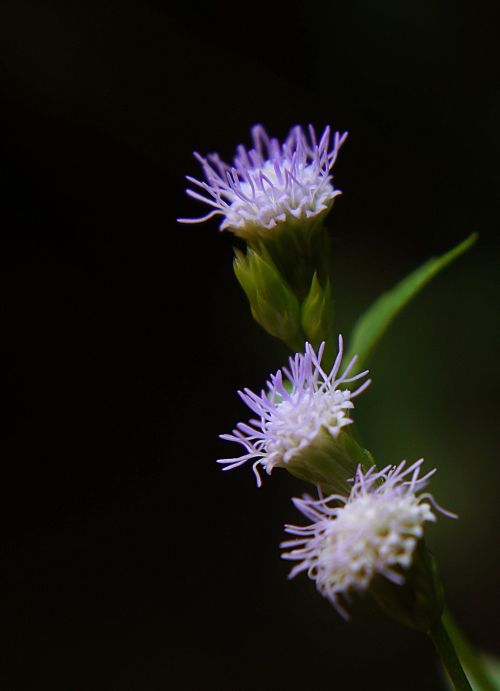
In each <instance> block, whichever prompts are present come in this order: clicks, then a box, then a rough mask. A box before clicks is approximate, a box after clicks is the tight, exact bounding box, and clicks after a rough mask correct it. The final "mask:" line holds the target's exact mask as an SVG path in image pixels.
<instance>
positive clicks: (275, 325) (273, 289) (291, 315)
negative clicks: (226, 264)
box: [234, 248, 304, 351]
mask: <svg viewBox="0 0 500 691" xmlns="http://www.w3.org/2000/svg"><path fill="white" fill-rule="evenodd" d="M235 253H236V257H235V260H234V273H235V274H236V278H237V279H238V281H239V283H240V285H241V287H242V288H243V290H244V291H245V294H246V296H247V298H248V301H249V303H250V309H251V311H252V316H253V317H254V319H255V321H257V322H258V323H259V324H260V325H261V326H262V327H263V328H264V329H265V330H266V331H267V332H268V333H270V334H271V336H275V337H276V338H279V339H281V340H282V341H283V342H284V343H286V345H288V347H289V348H291V349H292V350H294V351H297V350H301V349H302V347H303V344H304V334H303V332H302V329H301V325H300V305H299V301H298V300H297V298H296V296H295V295H294V293H293V292H292V291H291V289H290V287H289V286H288V284H287V282H286V281H285V279H284V278H283V276H282V275H281V274H280V272H279V271H278V269H277V267H276V266H275V264H274V262H273V261H272V259H271V257H270V256H269V255H268V254H267V253H259V252H256V251H255V250H253V249H250V248H249V249H248V250H247V253H246V254H244V253H243V252H240V251H239V250H235Z"/></svg>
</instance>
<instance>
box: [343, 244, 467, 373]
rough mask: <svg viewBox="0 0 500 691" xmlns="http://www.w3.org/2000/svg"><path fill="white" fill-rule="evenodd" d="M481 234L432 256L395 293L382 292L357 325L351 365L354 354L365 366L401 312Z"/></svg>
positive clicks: (407, 277)
mask: <svg viewBox="0 0 500 691" xmlns="http://www.w3.org/2000/svg"><path fill="white" fill-rule="evenodd" d="M477 238H478V234H477V233H472V235H469V237H468V238H466V239H465V240H464V241H463V242H461V243H460V244H459V245H457V246H456V247H454V248H453V249H451V250H449V251H448V252H446V253H445V254H443V255H441V256H440V257H433V258H432V259H429V260H428V261H426V262H425V264H422V266H420V267H419V268H418V269H416V270H415V271H413V272H412V273H411V274H409V275H408V276H406V278H404V279H403V280H402V281H401V282H400V283H398V284H397V285H396V286H395V287H394V288H393V289H392V290H390V291H388V292H387V293H383V295H381V296H380V297H379V298H378V300H376V301H375V302H374V303H373V305H371V307H369V308H368V310H367V311H366V312H365V313H364V314H363V315H361V317H360V318H359V320H358V322H357V323H356V325H355V327H354V329H353V332H352V336H351V341H350V347H349V354H348V355H347V356H346V362H348V361H349V360H350V359H351V358H352V357H354V355H358V357H359V361H360V362H363V363H365V362H366V360H367V358H368V357H369V355H370V354H371V352H372V350H373V348H374V347H375V345H376V344H377V342H378V341H379V339H380V338H381V336H382V335H383V334H384V332H385V331H386V329H387V328H388V327H389V325H390V324H391V322H392V321H393V319H394V318H395V317H396V316H397V315H398V314H399V312H400V311H401V310H402V309H403V307H405V305H407V304H408V302H410V300H411V299H412V298H413V297H415V295H416V294H417V293H418V292H419V291H420V290H422V288H423V287H424V286H425V285H426V284H427V283H429V281H430V280H431V279H432V278H434V276H436V275H437V274H438V273H439V272H440V271H442V270H443V269H444V268H445V267H446V266H448V264H450V263H451V262H452V261H454V260H455V259H457V257H459V256H460V255H461V254H463V253H464V252H466V251H467V250H468V249H469V248H470V247H471V246H472V245H473V244H474V243H475V242H476V240H477Z"/></svg>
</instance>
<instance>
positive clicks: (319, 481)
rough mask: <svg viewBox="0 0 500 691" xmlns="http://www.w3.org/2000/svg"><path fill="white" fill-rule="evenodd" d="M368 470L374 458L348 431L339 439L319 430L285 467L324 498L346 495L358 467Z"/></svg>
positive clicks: (339, 435) (344, 431)
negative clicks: (316, 489) (318, 489)
mask: <svg viewBox="0 0 500 691" xmlns="http://www.w3.org/2000/svg"><path fill="white" fill-rule="evenodd" d="M359 465H361V467H362V468H363V469H364V470H367V469H368V468H369V467H370V466H372V465H374V460H373V456H372V455H371V453H370V452H369V451H368V450H367V449H364V448H363V447H361V446H360V445H359V444H358V443H357V441H356V440H355V439H354V437H353V435H352V433H351V432H350V430H348V429H347V428H344V429H343V430H341V431H340V433H339V434H338V436H336V437H334V436H332V435H331V434H330V433H329V432H328V431H327V430H326V429H324V428H323V429H322V430H321V431H320V432H319V433H318V434H317V435H316V437H315V438H314V439H313V440H312V441H311V442H310V443H309V444H308V445H307V446H305V447H304V449H303V450H301V451H299V452H297V453H296V454H294V455H293V457H292V458H291V459H290V461H288V463H286V465H285V466H284V467H285V468H286V469H287V470H288V472H289V473H291V474H292V475H293V476H294V477H296V478H298V479H299V480H304V481H305V482H310V483H311V484H313V485H319V486H320V488H321V490H322V492H323V493H324V494H325V495H329V494H343V495H348V494H349V493H350V491H351V489H352V482H350V480H352V478H353V477H354V476H355V474H356V469H357V468H358V466H359Z"/></svg>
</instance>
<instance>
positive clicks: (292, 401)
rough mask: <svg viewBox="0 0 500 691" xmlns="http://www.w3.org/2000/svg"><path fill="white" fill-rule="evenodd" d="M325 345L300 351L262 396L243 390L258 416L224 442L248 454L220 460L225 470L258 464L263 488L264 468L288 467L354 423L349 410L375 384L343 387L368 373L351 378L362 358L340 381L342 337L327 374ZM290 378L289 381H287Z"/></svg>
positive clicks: (268, 471)
mask: <svg viewBox="0 0 500 691" xmlns="http://www.w3.org/2000/svg"><path fill="white" fill-rule="evenodd" d="M324 347H325V344H324V343H322V344H321V346H320V348H319V350H318V353H317V354H316V353H315V351H314V348H313V347H312V346H311V345H310V344H309V343H306V346H305V353H304V354H302V353H297V354H296V355H295V356H294V357H293V358H290V360H289V367H288V368H286V367H284V368H283V369H282V370H278V371H277V372H276V374H273V375H271V377H270V379H269V380H268V382H267V391H265V390H262V391H261V393H260V395H257V394H255V393H254V392H253V391H250V389H244V390H243V391H239V392H238V393H239V395H240V397H241V398H242V400H243V401H244V402H245V403H246V405H247V406H248V407H249V408H250V409H251V410H252V411H253V412H254V413H255V414H256V415H257V416H258V417H257V418H256V419H251V420H249V422H248V423H245V422H240V423H238V424H237V426H236V428H235V429H234V430H233V432H232V434H223V435H221V438H222V439H226V440H228V441H233V442H237V443H238V444H241V445H242V446H243V447H244V449H245V450H246V453H245V454H243V455H242V456H239V457H238V458H224V459H220V460H219V461H218V463H223V464H225V468H224V470H230V469H232V468H236V467H238V466H240V465H242V464H243V463H246V462H247V461H249V460H253V461H254V464H253V468H254V472H255V475H256V478H257V484H258V485H259V486H260V485H261V479H260V475H259V472H258V466H262V467H263V468H264V469H265V470H266V472H267V473H268V474H270V473H271V471H272V469H273V468H274V467H275V466H277V465H281V466H286V465H287V464H288V463H289V462H290V461H291V460H292V459H293V457H294V456H295V455H296V454H298V453H299V452H301V451H302V450H303V449H305V448H307V447H308V446H309V445H310V444H312V443H313V442H314V440H315V439H316V438H317V436H318V435H319V434H320V433H322V432H325V433H327V434H329V435H331V436H332V437H333V438H336V437H337V436H338V435H339V433H340V431H341V430H342V428H343V427H345V426H346V425H349V424H351V422H352V420H351V418H350V417H349V411H350V410H351V409H352V408H353V407H354V404H353V402H352V399H353V398H354V397H355V396H357V395H358V394H360V393H361V391H363V390H364V389H365V388H366V387H367V386H368V385H369V383H370V380H367V381H365V382H364V383H363V384H362V385H361V386H360V387H358V389H356V390H355V391H350V390H349V389H347V388H344V389H340V388H339V387H340V386H342V385H343V384H348V383H350V382H353V381H356V380H358V379H360V378H361V377H364V376H365V375H366V372H361V373H360V374H357V375H355V376H353V377H348V374H349V372H350V370H351V369H352V367H353V365H354V363H355V361H356V358H353V360H352V361H351V362H350V363H349V365H348V366H347V368H346V369H345V370H344V372H343V374H342V375H341V376H339V377H338V378H337V375H338V372H339V369H340V365H341V361H342V338H341V337H339V352H338V355H337V358H336V360H335V363H334V365H333V367H332V370H331V372H330V373H329V374H326V372H324V370H323V369H322V367H321V358H322V356H323V351H324ZM283 377H285V381H284V379H283Z"/></svg>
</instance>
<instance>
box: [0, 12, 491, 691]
mask: <svg viewBox="0 0 500 691" xmlns="http://www.w3.org/2000/svg"><path fill="white" fill-rule="evenodd" d="M498 18H499V17H498V16H494V15H493V13H491V12H490V11H489V10H487V9H486V6H484V7H483V6H481V4H480V3H478V4H476V5H475V6H474V11H473V12H469V11H468V8H467V6H466V5H464V4H462V3H460V2H451V1H446V0H442V1H439V0H436V1H435V2H419V3H417V2H409V3H401V2H396V1H394V0H382V1H381V2H377V3H374V2H368V1H366V0H351V1H350V2H342V3H341V2H322V1H321V0H312V1H311V2H308V3H306V4H304V3H301V4H294V3H286V4H283V5H282V6H280V5H277V4H276V5H272V6H269V5H268V4H265V3H261V4H260V3H250V4H249V3H240V4H236V3H229V2H225V3H224V2H222V3H215V4H213V3H210V4H206V5H205V6H204V8H201V9H199V8H195V7H194V5H193V4H191V3H184V4H181V3H179V4H177V5H176V6H170V7H168V6H167V3H165V2H153V1H150V0H143V1H139V0H135V1H134V0H121V1H120V2H118V1H117V0H108V1H107V2H102V0H85V1H83V0H81V1H78V0H75V1H74V2H63V1H62V0H61V1H60V2H55V1H54V2H51V1H50V0H47V1H46V2H43V3H42V2H38V3H35V2H33V3H30V2H27V1H25V0H11V1H9V0H3V2H2V4H1V7H0V45H1V49H0V50H1V66H0V80H1V83H0V98H1V101H2V103H1V110H0V119H1V130H0V133H1V134H0V170H1V172H2V173H3V175H2V178H3V182H2V188H1V208H2V244H3V251H2V253H1V262H2V265H3V266H2V280H3V282H4V285H3V288H2V291H1V298H0V301H1V309H2V323H3V326H4V330H3V332H4V336H3V339H2V340H3V344H4V346H5V348H6V352H5V355H4V359H3V363H4V373H3V387H2V392H3V396H4V399H5V404H6V408H7V410H8V415H7V420H6V432H5V434H4V436H3V438H2V441H3V453H2V460H1V482H0V512H1V520H0V533H1V535H0V558H1V561H0V583H1V588H0V597H1V600H2V602H1V617H0V621H1V623H0V631H1V641H0V643H1V649H2V653H3V658H4V661H3V663H2V665H0V681H1V684H0V685H2V687H3V688H5V689H12V691H17V690H20V691H24V690H25V689H36V690H38V689H44V688H47V689H51V690H56V689H63V690H67V691H73V690H76V689H78V691H87V690H89V691H90V690H92V691H98V690H100V689H103V690H104V689H106V690H107V691H109V690H111V689H119V690H120V691H125V690H127V689H130V690H131V691H135V690H139V689H140V690H141V691H150V690H151V691H153V690H156V689H165V688H173V689H214V690H220V691H232V690H240V689H241V690H242V691H243V690H245V691H246V690H253V689H265V690H276V691H288V690H296V689H312V690H315V689H325V688H328V689H330V688H331V689H346V690H347V689H366V688H370V689H380V690H384V691H402V690H408V691H413V690H415V691H416V690H417V689H419V690H421V689H429V690H431V691H432V690H434V689H435V690H436V691H437V690H438V689H440V688H443V686H442V681H441V679H440V671H439V667H438V663H437V661H436V660H435V658H434V655H433V651H432V649H431V645H430V643H429V642H428V641H427V640H426V639H425V638H424V637H423V636H421V635H419V634H416V633H412V632H411V631H409V630H403V629H401V628H400V627H398V626H397V625H396V624H392V623H390V622H388V621H385V620H383V619H382V618H380V617H379V615H378V614H377V612H376V611H375V609H374V608H372V609H370V608H368V611H367V612H365V613H363V615H362V616H361V615H358V616H356V617H355V618H354V619H353V621H352V623H350V624H346V623H345V622H344V621H342V620H341V619H340V618H339V617H338V616H337V615H336V613H335V612H334V611H333V609H332V608H331V607H330V606H329V605H328V603H327V602H326V601H325V600H323V599H322V598H321V597H320V596H319V595H317V594H316V592H315V590H314V586H313V584H312V583H311V582H309V581H308V580H307V579H305V578H302V579H296V581H293V582H288V581H287V580H286V575H287V571H288V565H287V563H285V562H283V561H281V560H280V558H279V549H278V544H279V542H280V540H281V539H282V537H283V532H282V525H283V523H284V522H285V521H296V520H297V519H298V516H297V514H296V513H295V512H294V509H293V507H292V506H291V503H290V500H289V499H290V496H291V495H292V494H296V493H298V492H301V491H302V490H303V487H302V485H300V484H299V483H296V482H295V481H294V480H293V479H292V478H291V477H289V476H288V475H287V474H286V473H283V472H279V471H277V472H276V473H275V475H274V476H273V477H272V478H271V479H268V480H267V481H266V482H265V483H264V486H263V488H262V489H261V490H257V488H256V487H255V484H254V479H253V475H252V473H251V472H250V470H249V469H246V468H244V469H241V470H239V471H234V472H233V473H221V470H220V467H218V466H217V465H216V464H215V459H216V458H218V457H223V456H226V455H228V452H229V451H232V450H233V449H231V448H230V447H229V448H228V446H227V444H225V443H224V442H222V441H220V440H219V439H218V437H217V435H218V434H219V433H222V432H226V431H230V430H231V429H232V427H233V425H234V423H235V422H236V421H238V420H239V419H242V418H244V417H246V410H245V408H244V406H243V404H242V403H241V402H240V401H239V399H238V397H237V395H236V389H237V388H238V387H241V386H250V387H254V388H259V387H260V386H261V385H262V383H263V382H264V380H265V378H266V377H267V375H268V373H269V372H270V371H271V370H272V369H273V368H277V367H278V366H280V365H281V364H283V362H284V359H285V358H286V357H287V352H286V350H285V348H284V347H283V346H281V345H280V344H279V343H278V342H273V341H272V340H271V339H270V337H268V336H267V335H266V334H265V333H264V332H263V331H261V330H260V328H259V327H258V326H257V325H256V324H254V323H253V322H252V320H251V317H250V315H249V310H248V308H247V304H246V301H245V297H244V295H243V293H242V292H241V290H240V288H239V286H238V285H237V283H236V281H235V279H234V277H233V274H232V266H231V264H232V254H233V249H232V248H233V244H234V242H233V238H232V237H231V236H230V235H222V234H220V233H219V232H218V230H217V223H216V221H212V222H209V223H206V224H204V225H200V226H180V225H178V224H176V222H175V218H176V217H178V216H197V215H201V213H202V212H203V211H202V209H201V205H199V204H197V203H196V202H194V201H193V200H190V199H188V198H187V197H186V196H185V195H184V186H185V182H184V177H183V176H184V175H185V174H194V175H196V174H198V172H199V171H198V165H197V163H196V161H195V160H194V159H193V158H192V155H191V152H192V150H193V149H196V150H199V151H200V152H202V153H207V152H209V151H214V150H216V151H218V152H219V153H220V154H221V155H222V157H223V158H226V159H229V158H231V157H232V154H233V152H234V149H235V147H236V145H237V144H238V143H240V142H242V143H245V144H249V143H250V141H249V128H250V127H251V126H252V125H253V124H254V123H256V122H261V123H263V124H264V125H265V126H266V127H267V128H268V130H269V131H270V132H271V133H272V134H274V135H275V136H279V137H284V136H285V135H286V134H287V132H288V130H289V128H290V127H291V126H293V125H294V124H297V123H304V124H306V123H309V122H311V123H314V125H315V126H316V127H317V128H321V129H322V128H323V127H324V126H325V125H326V124H331V125H332V126H333V127H334V128H337V129H340V130H345V129H346V130H348V131H349V139H348V141H347V143H346V144H345V146H344V148H343V150H342V152H341V155H340V158H339V160H338V163H337V165H336V167H335V182H336V186H337V187H339V188H340V189H342V190H343V191H344V195H343V196H342V197H340V198H339V199H338V200H337V201H336V203H335V206H334V210H333V212H332V214H331V215H330V217H329V226H330V228H331V231H332V236H333V242H334V248H335V259H334V261H335V275H336V283H335V291H336V293H335V294H336V305H337V325H338V330H339V331H341V332H343V333H344V334H348V333H349V330H350V328H351V326H352V324H353V323H354V322H355V320H356V318H357V316H358V315H359V314H360V313H361V312H362V311H363V310H364V309H365V308H366V307H367V306H368V305H369V304H370V303H371V302H372V300H373V299H374V298H375V297H376V296H378V295H379V294H380V293H381V292H382V291H384V290H386V289H388V288H390V287H391V286H392V285H394V283H396V282H397V281H398V280H399V279H401V278H402V277H403V276H404V275H405V274H406V273H407V272H409V271H410V270H411V269H413V268H415V267H416V266H417V265H419V264H420V263H422V262H423V261H425V260H426V259H427V258H428V257H430V256H432V255H435V254H438V253H441V252H443V251H445V250H447V249H448V248H450V247H451V246H453V245H454V244H456V243H457V242H459V241H460V240H462V239H463V238H464V237H466V236H467V235H469V234H470V233H471V232H472V231H478V232H479V233H480V235H481V237H480V241H479V242H478V244H477V245H476V246H475V247H474V248H473V249H472V250H471V251H470V252H469V253H468V254H467V255H465V256H464V257H462V258H461V259H460V260H459V261H457V262H456V264H454V265H452V266H451V267H449V268H448V269H447V270H446V272H444V273H443V274H442V275H441V276H439V277H438V278H437V279H436V280H435V281H434V282H433V283H432V284H431V285H430V286H429V287H428V288H427V289H426V290H425V291H424V292H423V293H422V294H421V295H420V296H419V297H418V298H417V299H416V300H415V301H414V302H413V303H412V304H411V306H409V307H408V308H407V309H406V310H405V312H404V313H403V314H402V315H401V316H400V317H399V318H398V320H397V322H396V323H395V325H394V326H393V328H392V330H391V331H390V332H389V333H388V334H387V335H386V337H385V339H384V340H383V342H382V344H381V345H380V346H379V348H378V350H377V352H376V354H375V356H374V358H373V360H372V361H371V363H370V365H371V371H372V376H373V380H374V381H373V385H372V387H371V388H370V390H369V391H368V392H367V393H366V394H365V395H363V397H362V399H360V400H359V403H358V406H357V413H356V420H357V421H358V423H359V429H360V430H362V435H363V440H364V442H365V444H366V446H367V447H368V448H370V449H371V450H372V451H373V453H374V454H375V456H376V457H377V458H378V459H379V460H380V462H383V463H391V462H397V461H399V460H400V459H402V458H407V459H409V460H416V459H417V458H419V457H421V456H424V457H425V458H426V461H427V464H428V467H431V466H437V467H438V469H439V472H438V474H437V476H436V478H435V481H434V483H433V492H434V494H435V496H436V498H437V499H438V501H439V502H440V503H441V504H442V505H443V506H445V507H447V508H449V509H451V510H454V511H457V513H459V514H460V521H459V522H453V521H450V520H447V519H446V518H441V519H440V520H439V523H438V525H437V526H435V527H432V528H431V529H430V531H429V533H430V544H431V546H432V548H433V549H434V551H435V552H436V553H437V554H438V557H439V562H440V566H441V571H442V575H443V579H444V581H445V584H446V588H447V598H448V602H449V605H450V608H451V609H452V610H453V611H454V613H455V616H456V618H457V619H458V620H459V622H460V623H461V624H462V625H463V627H464V629H465V631H466V632H467V634H468V636H469V637H470V639H471V641H473V642H474V643H476V644H477V645H478V646H481V647H482V648H484V650H486V651H488V652H490V653H492V654H495V653H496V654H497V655H499V654H500V627H499V618H500V617H499V597H498V581H499V579H498V575H499V568H500V550H499V543H498V529H499V524H500V507H499V501H498V489H497V488H498V484H499V482H500V463H499V455H498V451H499V449H498V404H497V399H498V389H499V385H500V380H499V371H500V369H499V365H498V359H497V358H496V357H495V356H496V355H497V353H498V349H499V345H500V339H499V321H498V309H499V306H500V289H499V285H498V280H497V276H498V265H499V255H498V249H499V242H498V231H499V213H498V205H497V200H498V189H499V183H500V180H499V167H498V157H499V153H500V138H499V136H498V122H499V117H500V82H499V71H500V70H499V64H500V63H499V60H498V58H499V51H498V35H497V34H498V32H497V21H498Z"/></svg>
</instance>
